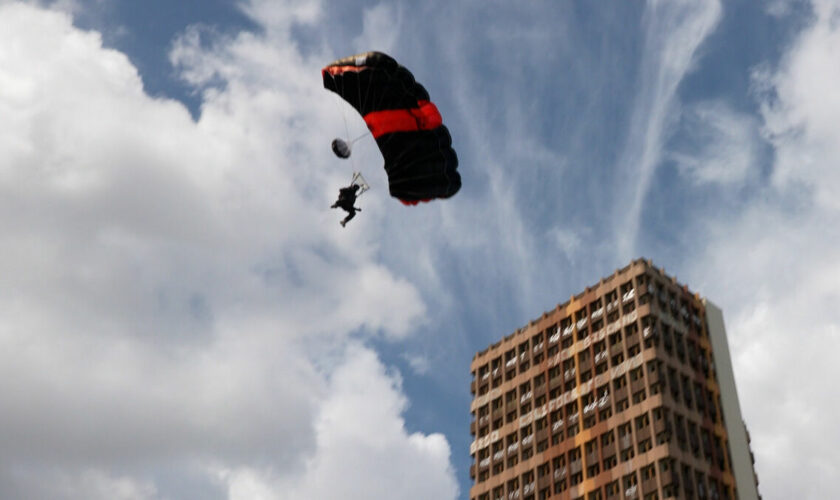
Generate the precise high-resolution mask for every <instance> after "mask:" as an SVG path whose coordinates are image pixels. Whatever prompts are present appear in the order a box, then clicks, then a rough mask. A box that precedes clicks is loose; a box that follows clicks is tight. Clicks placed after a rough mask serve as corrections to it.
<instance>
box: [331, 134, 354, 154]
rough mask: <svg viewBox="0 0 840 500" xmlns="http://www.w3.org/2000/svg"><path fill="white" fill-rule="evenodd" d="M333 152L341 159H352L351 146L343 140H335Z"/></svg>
mask: <svg viewBox="0 0 840 500" xmlns="http://www.w3.org/2000/svg"><path fill="white" fill-rule="evenodd" d="M331 146H332V150H333V153H335V155H336V156H338V157H339V158H350V145H349V144H347V143H346V142H344V141H343V140H341V139H337V138H336V139H333V141H332V144H331Z"/></svg>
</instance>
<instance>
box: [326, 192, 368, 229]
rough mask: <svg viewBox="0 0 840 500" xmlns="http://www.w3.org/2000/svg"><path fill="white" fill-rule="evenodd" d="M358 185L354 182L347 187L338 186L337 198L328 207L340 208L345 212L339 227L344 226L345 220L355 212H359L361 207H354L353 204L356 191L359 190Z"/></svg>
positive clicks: (353, 215)
mask: <svg viewBox="0 0 840 500" xmlns="http://www.w3.org/2000/svg"><path fill="white" fill-rule="evenodd" d="M359 189H360V187H359V185H358V184H356V183H355V182H354V183H353V184H351V185H349V186H347V187H343V188H340V189H339V190H338V200H336V202H335V203H333V204H332V206H331V207H330V208H341V209H344V211H345V212H347V217H345V218H344V220H343V221H341V227H344V226H345V225H346V224H347V222H348V221H349V220H350V219H352V218H353V217H355V216H356V212H361V211H362V209H361V208H356V207H354V206H353V205H355V204H356V193H357V192H358V191H359Z"/></svg>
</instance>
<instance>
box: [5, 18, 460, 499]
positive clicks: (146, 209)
mask: <svg viewBox="0 0 840 500" xmlns="http://www.w3.org/2000/svg"><path fill="white" fill-rule="evenodd" d="M271 5H274V4H271ZM271 5H269V3H267V2H265V3H253V4H250V9H251V10H250V12H252V13H254V15H266V16H268V19H269V23H270V29H268V30H267V31H266V34H265V38H263V37H260V36H257V35H254V34H241V35H239V36H237V37H233V38H225V39H212V38H211V39H210V42H211V43H208V44H207V45H202V44H201V39H200V38H199V37H197V35H194V34H192V33H193V32H189V33H188V34H187V35H186V36H185V37H184V38H183V39H182V40H181V41H180V42H179V43H178V44H177V45H176V48H175V50H174V52H173V60H174V61H175V62H176V63H177V64H178V67H179V68H180V69H181V70H183V71H184V75H185V77H186V78H187V79H188V80H189V81H191V82H193V83H195V84H196V85H205V84H212V85H208V86H207V87H206V88H205V94H204V96H205V99H204V103H203V106H202V113H201V116H200V118H199V120H198V122H194V121H193V120H192V119H191V117H190V115H189V113H188V112H187V110H186V109H185V108H184V107H183V106H182V105H181V104H179V103H177V102H174V101H170V100H166V99H154V98H151V97H149V96H147V95H145V94H144V93H143V87H142V81H141V79H140V76H139V75H138V74H137V71H136V70H135V68H134V67H133V66H132V65H131V64H130V62H129V61H128V59H127V58H126V57H125V56H124V55H123V54H121V53H119V52H117V51H114V50H108V49H104V48H103V47H102V43H101V38H100V37H99V36H98V35H97V34H96V33H92V32H83V31H80V30H78V29H76V28H74V27H73V26H72V23H71V18H70V17H69V15H68V14H62V13H58V12H50V11H46V10H42V9H39V8H37V7H34V6H31V5H25V4H21V3H4V4H2V5H0V115H2V116H3V120H2V121H0V157H2V158H3V161H2V163H0V226H2V227H3V228H4V231H3V233H2V234H0V256H2V259H0V274H2V276H3V287H2V289H0V394H2V399H3V411H2V412H1V413H0V441H2V442H3V446H2V447H0V496H2V497H3V498H12V499H14V498H39V496H40V497H41V498H93V499H95V498H126V499H134V498H137V499H140V498H144V499H145V498H149V499H151V498H158V497H161V498H164V497H168V496H170V495H171V492H169V491H167V490H166V488H167V485H166V484H165V483H166V481H163V480H161V479H160V478H159V477H158V476H155V474H154V473H141V472H140V470H141V469H142V468H143V465H142V464H148V463H161V464H162V463H166V464H171V465H172V467H171V468H172V469H175V470H177V469H178V468H179V467H182V468H183V467H187V468H195V467H199V466H197V465H196V464H204V465H203V467H204V470H205V472H204V476H203V478H202V479H201V481H205V482H207V483H208V484H211V485H217V486H218V485H219V484H221V483H223V482H224V481H223V478H220V477H219V476H218V474H217V472H218V471H220V470H240V469H242V470H249V469H250V468H257V469H258V468H259V467H265V468H267V469H272V470H275V471H284V472H286V473H291V472H292V471H296V470H303V469H304V467H307V463H308V460H326V457H321V450H322V443H323V442H324V439H326V438H327V437H325V436H324V435H323V433H324V432H326V431H327V430H328V429H327V428H326V427H323V426H321V427H319V426H318V425H316V423H315V420H314V419H315V418H316V416H318V415H322V414H324V412H325V411H327V409H326V408H325V407H324V406H323V404H324V399H323V398H324V397H327V396H329V395H330V394H333V392H334V391H335V390H336V389H335V387H336V383H337V382H336V381H335V379H334V377H333V378H332V379H331V377H332V376H333V375H332V374H333V371H334V369H335V365H334V364H333V363H331V362H329V361H328V360H338V364H339V365H340V366H353V363H354V360H353V359H352V357H354V356H360V357H363V358H364V359H365V360H366V361H365V362H366V363H368V364H369V365H371V366H376V363H377V361H376V360H375V356H374V355H373V354H371V353H370V352H369V351H365V350H362V349H357V350H351V351H350V352H346V351H345V350H344V348H343V346H344V345H345V344H346V342H347V341H348V338H349V336H350V334H351V333H353V334H358V333H359V332H362V335H382V336H385V337H389V338H404V337H405V336H407V335H408V334H410V332H411V331H412V329H413V328H414V327H415V326H416V325H418V324H419V323H420V321H421V318H422V316H423V314H424V312H425V304H424V303H423V301H422V299H421V297H420V295H419V293H418V292H417V290H416V289H415V288H414V286H413V285H412V284H410V283H409V282H407V281H406V280H405V279H403V278H401V277H399V276H396V275H395V274H394V273H393V272H392V271H391V270H389V269H387V268H386V267H384V266H383V265H381V264H379V263H378V258H377V254H376V252H377V243H376V242H377V241H378V239H379V234H378V231H379V226H378V225H377V224H375V222H376V217H377V215H376V213H377V211H376V210H371V212H373V213H372V214H368V213H367V211H366V213H365V216H366V217H359V218H358V219H359V220H358V221H353V227H352V228H350V227H349V228H347V230H342V228H341V227H340V226H339V225H338V219H339V216H338V214H336V213H329V211H328V210H325V207H328V206H329V203H330V202H331V201H332V197H333V196H334V195H335V189H336V187H337V186H339V185H341V184H342V183H344V182H346V178H345V177H344V175H343V172H337V171H335V170H333V169H331V168H330V167H328V165H329V164H330V163H329V162H330V161H332V160H331V159H330V153H329V148H328V147H327V146H326V145H327V144H328V136H327V134H326V133H328V132H329V131H330V127H333V126H334V125H333V123H334V122H335V120H329V119H327V118H326V117H327V116H329V115H330V113H332V112H333V111H332V109H331V108H330V107H329V106H330V105H328V104H326V101H325V99H324V94H323V90H322V89H321V88H320V74H319V68H320V64H321V63H322V62H323V60H327V59H328V58H321V57H320V56H318V57H315V58H314V59H313V60H308V59H306V58H305V57H303V56H301V55H300V54H299V53H298V52H296V48H295V46H294V44H292V43H290V41H289V36H290V35H289V30H290V27H291V26H292V25H293V24H294V23H300V22H304V23H307V22H314V21H315V20H316V19H317V16H318V12H319V9H318V8H317V5H314V6H313V4H311V3H306V2H302V3H297V4H295V3H287V4H283V8H279V7H272V6H271ZM204 35H205V36H206V35H207V34H206V33H205V34H204ZM210 36H211V37H212V36H213V35H212V33H210ZM325 124H326V125H325ZM325 132H326V133H325ZM375 203H376V201H374V200H371V201H370V206H374V205H375ZM372 305H375V306H372ZM348 357H349V358H350V359H348ZM364 373H365V374H366V375H367V376H369V377H372V379H365V380H364V383H363V384H361V385H367V386H368V388H367V390H366V392H365V398H366V399H365V402H366V406H365V408H366V409H367V411H368V412H370V415H369V416H370V417H371V418H375V419H378V425H379V427H389V426H390V428H392V429H395V430H394V433H393V434H392V435H390V438H389V439H390V440H389V441H388V443H387V450H388V453H390V454H393V455H394V456H399V455H400V454H401V453H404V454H406V456H408V457H411V458H412V459H417V460H419V461H421V462H422V461H424V460H425V461H427V462H429V463H432V462H433V465H434V467H437V469H434V471H435V473H436V474H437V475H436V476H435V477H436V478H438V479H439V483H438V484H437V485H429V484H427V481H426V480H425V479H423V480H422V484H420V483H417V484H415V486H416V488H417V491H424V489H425V488H432V489H434V488H438V489H436V490H435V493H440V495H436V496H435V497H436V498H446V496H447V495H449V496H454V494H455V493H454V490H452V488H451V486H452V484H453V481H454V480H453V473H452V471H451V470H450V469H448V468H447V467H448V463H449V462H448V445H447V444H446V442H445V440H443V439H442V438H441V437H440V436H439V435H429V436H425V435H407V434H405V433H404V431H400V429H401V426H402V420H401V416H400V414H401V412H402V410H403V409H404V407H405V401H404V399H401V398H402V396H401V394H400V392H399V386H398V384H397V385H395V382H394V377H393V375H391V374H388V373H386V372H384V371H382V370H377V369H370V370H368V371H366V372H364ZM357 378H358V377H357ZM331 380H333V381H332V382H331ZM345 390H346V388H345ZM330 391H333V392H330ZM380 397H381V398H385V399H387V398H392V399H393V401H394V403H393V404H392V405H391V406H389V407H387V408H385V407H379V406H377V405H376V404H375V403H374V402H375V401H376V400H377V399H378V398H380ZM353 408H355V407H353V406H352V405H351V406H349V407H348V408H345V407H343V406H338V407H336V408H334V409H332V410H331V411H333V412H334V414H335V416H336V418H337V417H338V416H340V413H341V411H344V410H345V409H347V411H350V410H352V409H353ZM379 430H380V429H377V428H369V429H359V433H361V434H360V435H357V436H354V439H361V436H367V437H373V436H378V435H379V434H378V433H379ZM401 432H402V433H401ZM365 433H367V435H366V434H365ZM444 451H445V452H446V453H444ZM371 453H373V455H372V458H371V459H372V460H373V459H375V458H376V457H377V456H378V455H377V454H376V453H379V451H378V450H371ZM357 458H358V457H357ZM207 464H212V466H211V465H207ZM382 466H383V467H386V471H387V467H388V466H389V463H384V464H382ZM397 466H399V467H402V465H399V464H397ZM429 467H432V465H429ZM199 468H200V467H199ZM255 470H256V469H255ZM37 471H45V472H43V474H42V475H39V474H37V473H36V472H37ZM365 471H369V470H365ZM211 472H212V473H211ZM360 472H362V471H360ZM380 473H381V471H380ZM385 474H388V472H385ZM45 478H46V481H47V482H49V483H51V485H52V486H51V487H50V488H49V489H44V488H45V487H44V486H43V483H44V482H45ZM346 480H347V481H349V482H350V483H351V484H350V485H349V486H350V487H352V486H353V484H352V482H353V481H356V482H358V483H359V484H358V485H357V486H358V487H359V488H364V487H365V486H364V485H365V484H366V483H367V482H368V481H369V480H368V479H367V478H365V477H363V476H348V477H347V478H346ZM411 480H412V481H413V480H414V479H411ZM231 484H232V485H233V484H234V483H233V482H232V483H231ZM237 484H238V483H237ZM405 485H406V487H411V482H410V481H409V482H406V483H405ZM242 487H243V488H245V487H246V486H242ZM301 487H302V486H301ZM237 491H239V490H237V489H236V488H235V487H234V486H231V489H230V493H231V494H232V495H234V496H236V495H238V494H239V493H236V492H237ZM251 498H253V497H251Z"/></svg>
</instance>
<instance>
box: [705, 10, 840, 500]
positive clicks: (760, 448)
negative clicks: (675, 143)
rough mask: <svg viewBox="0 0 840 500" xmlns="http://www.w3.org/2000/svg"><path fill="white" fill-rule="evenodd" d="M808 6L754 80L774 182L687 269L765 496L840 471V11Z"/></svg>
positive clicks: (825, 486) (802, 494) (812, 490)
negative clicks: (715, 329) (714, 331)
mask: <svg viewBox="0 0 840 500" xmlns="http://www.w3.org/2000/svg"><path fill="white" fill-rule="evenodd" d="M813 9H814V18H813V20H812V22H811V23H810V24H809V25H807V26H806V28H805V29H804V30H803V31H802V32H801V33H800V35H799V36H798V37H797V38H796V39H795V40H794V42H793V44H792V45H791V46H790V47H788V48H787V49H786V51H785V54H784V56H783V58H782V60H781V62H780V63H779V64H778V66H777V67H776V68H772V69H768V68H765V71H764V72H763V73H762V76H761V79H762V80H761V82H759V83H760V84H761V85H760V86H761V88H762V89H763V92H762V93H761V95H760V103H761V105H762V115H761V117H762V119H763V123H762V131H763V134H764V137H765V139H766V140H767V141H768V142H769V144H770V145H771V146H772V147H773V152H774V161H773V164H772V173H771V178H770V181H769V183H768V184H767V185H766V186H764V187H763V188H762V189H761V192H760V193H759V195H758V196H756V197H754V198H751V199H749V200H745V204H746V209H745V210H744V212H743V213H742V214H740V215H739V216H737V217H732V216H730V217H729V218H728V219H727V220H717V221H714V223H712V224H710V228H709V232H708V233H706V238H707V239H706V242H707V243H706V246H705V249H704V251H702V252H701V254H702V257H701V258H700V259H699V260H698V261H697V262H696V263H694V264H692V265H691V266H690V267H691V271H690V273H689V274H690V275H691V280H692V282H696V283H698V287H699V288H700V289H702V290H704V293H705V294H707V295H708V296H709V297H711V298H712V300H714V301H716V302H718V303H719V304H722V305H723V307H724V311H726V313H727V327H728V328H727V329H728V331H729V335H730V344H731V345H732V347H733V349H732V352H733V358H734V359H733V364H734V366H735V372H736V376H737V380H738V384H739V389H740V391H739V395H740V398H741V400H742V408H743V409H744V413H745V417H746V421H747V424H748V426H749V428H750V431H751V434H752V446H753V450H754V451H755V455H756V465H757V468H758V472H759V476H760V480H761V491H762V493H763V495H764V496H765V497H766V498H794V497H796V498H814V499H817V498H831V497H832V496H834V486H833V484H831V481H830V480H829V479H828V478H831V477H834V476H835V475H836V474H838V472H840V453H838V450H837V447H836V446H835V443H837V442H838V441H840V433H838V429H837V426H836V423H835V421H834V420H835V419H834V416H836V415H837V413H838V411H840V408H838V406H837V403H836V398H832V397H831V396H830V394H832V392H833V387H832V381H834V380H836V379H837V377H838V375H839V374H840V373H838V370H837V363H836V359H835V358H836V355H835V353H834V352H833V350H832V349H833V348H834V346H836V345H837V342H838V336H839V335H840V331H838V327H837V325H838V324H840V315H838V312H837V307H836V303H837V300H838V299H839V298H840V285H838V283H840V265H838V260H837V248H838V246H840V233H838V231H837V230H836V228H837V227H840V204H838V203H837V199H836V193H837V192H838V189H840V174H838V170H837V168H836V164H837V158H838V157H840V149H838V145H839V144H840V129H838V128H837V126H836V124H837V123H838V121H839V120H840V100H838V99H837V92H836V89H837V88H838V86H840V72H838V70H837V64H836V55H837V53H838V50H840V28H838V24H837V22H836V20H837V18H838V16H840V8H838V7H837V5H836V3H835V2H823V1H815V2H813ZM819 381H826V382H825V383H823V382H819ZM792 477H809V478H810V479H809V480H808V481H805V482H801V481H800V482H797V481H790V480H789V478H792Z"/></svg>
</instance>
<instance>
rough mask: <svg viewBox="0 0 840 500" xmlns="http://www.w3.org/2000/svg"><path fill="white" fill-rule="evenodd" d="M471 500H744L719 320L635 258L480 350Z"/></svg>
mask: <svg viewBox="0 0 840 500" xmlns="http://www.w3.org/2000/svg"><path fill="white" fill-rule="evenodd" d="M470 371H471V374H472V382H471V390H472V393H473V396H474V397H473V401H472V404H471V407H470V412H471V415H472V421H471V423H470V432H471V434H472V435H473V437H474V440H473V442H472V444H471V446H470V454H471V456H472V458H473V465H472V466H471V468H470V475H471V477H472V479H473V486H472V488H471V489H470V499H471V500H544V499H547V498H551V499H569V500H614V499H622V500H625V499H628V500H629V499H633V500H635V499H640V500H660V499H670V498H679V499H699V500H706V499H709V500H723V499H728V500H734V499H740V500H753V499H758V498H760V497H759V495H758V487H757V479H756V476H755V474H754V471H753V463H752V458H751V453H750V449H749V442H748V437H747V432H746V428H745V426H744V423H743V420H742V418H741V412H740V407H739V406H738V397H737V393H736V389H735V381H734V376H733V373H732V366H731V361H730V359H729V349H728V346H727V343H726V332H725V330H724V326H723V316H722V314H721V311H720V310H719V309H718V308H717V307H715V306H714V305H713V304H711V303H710V302H709V301H707V300H705V299H703V298H701V297H699V296H698V295H696V294H693V293H691V292H690V291H689V290H688V288H687V287H686V286H683V285H680V284H678V283H677V282H676V280H674V279H673V278H670V277H668V276H666V275H665V274H664V272H663V271H661V270H659V269H657V268H656V267H654V266H653V265H652V264H651V263H650V261H644V260H637V261H634V262H633V263H631V264H630V265H629V266H627V267H625V268H624V269H620V270H618V271H616V272H615V273H614V274H613V275H612V276H610V277H608V278H604V279H602V280H601V281H600V282H599V283H598V284H597V285H594V286H591V287H588V288H587V289H586V290H585V291H584V292H582V293H580V294H578V295H575V296H573V297H572V298H571V299H570V300H569V301H568V302H566V303H564V304H560V305H558V306H557V307H556V308H555V309H554V310H552V311H549V312H546V313H544V314H543V315H542V317H540V318H538V319H536V320H533V321H531V322H530V323H529V324H528V325H527V326H525V327H523V328H520V329H519V330H517V331H516V332H514V333H513V334H511V335H509V336H507V337H505V338H504V339H502V340H501V341H499V342H497V343H495V344H493V345H491V346H490V347H488V348H487V349H485V350H483V351H481V352H479V353H477V354H476V355H475V356H474V358H473V361H472V363H471V366H470Z"/></svg>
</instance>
